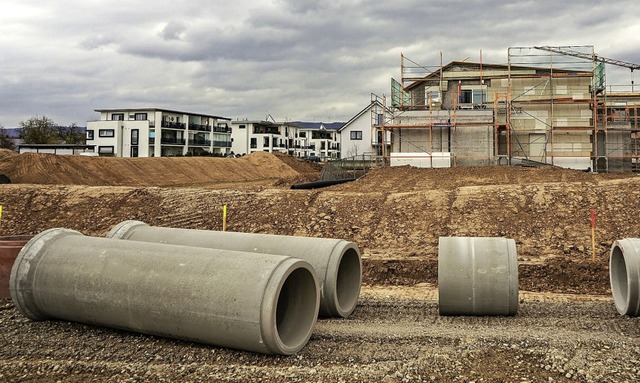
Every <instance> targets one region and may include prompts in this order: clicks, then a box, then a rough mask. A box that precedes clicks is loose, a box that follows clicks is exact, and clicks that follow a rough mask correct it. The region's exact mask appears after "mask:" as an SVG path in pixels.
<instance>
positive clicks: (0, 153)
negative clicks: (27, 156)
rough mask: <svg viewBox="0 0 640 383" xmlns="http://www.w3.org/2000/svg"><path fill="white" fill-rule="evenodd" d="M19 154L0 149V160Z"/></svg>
mask: <svg viewBox="0 0 640 383" xmlns="http://www.w3.org/2000/svg"><path fill="white" fill-rule="evenodd" d="M18 155H19V154H18V153H17V152H15V151H13V150H9V149H0V158H7V157H14V156H18Z"/></svg>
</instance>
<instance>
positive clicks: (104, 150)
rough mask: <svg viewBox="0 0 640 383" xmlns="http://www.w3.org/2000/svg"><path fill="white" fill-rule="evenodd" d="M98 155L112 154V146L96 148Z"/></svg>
mask: <svg viewBox="0 0 640 383" xmlns="http://www.w3.org/2000/svg"><path fill="white" fill-rule="evenodd" d="M98 153H100V154H113V153H114V152H113V146H98Z"/></svg>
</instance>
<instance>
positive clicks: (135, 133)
mask: <svg viewBox="0 0 640 383" xmlns="http://www.w3.org/2000/svg"><path fill="white" fill-rule="evenodd" d="M138 135H139V130H138V129H131V145H138ZM132 157H134V156H132ZM135 157H137V156H135Z"/></svg>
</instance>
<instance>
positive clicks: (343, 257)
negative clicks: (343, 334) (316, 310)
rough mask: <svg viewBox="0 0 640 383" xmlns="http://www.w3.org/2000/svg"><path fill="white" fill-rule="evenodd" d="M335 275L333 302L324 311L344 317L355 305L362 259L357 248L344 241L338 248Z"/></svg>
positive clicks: (358, 292) (358, 290)
mask: <svg viewBox="0 0 640 383" xmlns="http://www.w3.org/2000/svg"><path fill="white" fill-rule="evenodd" d="M345 242H346V241H345ZM338 259H339V262H338V267H337V269H336V276H335V286H336V287H335V298H334V299H332V300H331V302H333V303H334V304H332V305H330V307H327V308H326V309H325V310H324V311H325V312H328V313H329V314H331V315H333V316H339V317H343V318H346V317H348V316H349V315H351V313H352V312H353V310H354V309H355V307H356V304H357V302H358V296H359V295H360V285H361V284H362V261H361V259H360V254H359V253H358V249H356V248H354V247H352V246H350V245H349V244H348V243H346V246H345V247H343V248H342V249H341V250H340V256H339V257H338Z"/></svg>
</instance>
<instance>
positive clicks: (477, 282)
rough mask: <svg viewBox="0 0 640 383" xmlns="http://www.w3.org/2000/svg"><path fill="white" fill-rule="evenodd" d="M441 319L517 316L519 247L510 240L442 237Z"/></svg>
mask: <svg viewBox="0 0 640 383" xmlns="http://www.w3.org/2000/svg"><path fill="white" fill-rule="evenodd" d="M438 290H439V302H438V307H439V311H440V315H515V314H516V313H517V311H518V257H517V253H516V243H515V241H514V240H513V239H507V238H486V237H485V238H483V237H477V238H473V237H440V240H439V244H438Z"/></svg>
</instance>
